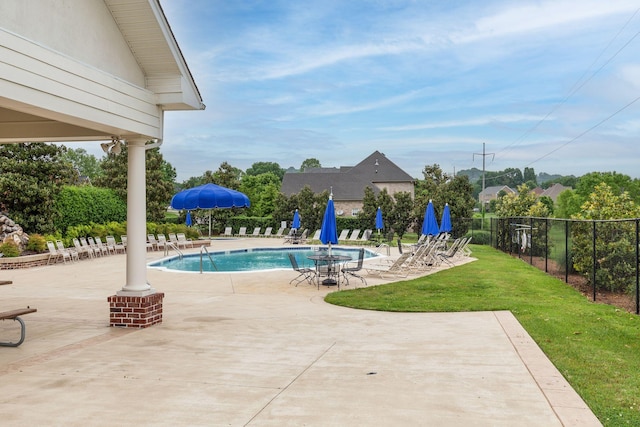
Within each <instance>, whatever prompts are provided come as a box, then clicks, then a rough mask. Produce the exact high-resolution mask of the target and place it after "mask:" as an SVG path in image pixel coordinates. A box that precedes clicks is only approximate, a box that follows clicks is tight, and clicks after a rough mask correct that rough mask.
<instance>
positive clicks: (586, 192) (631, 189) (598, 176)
mask: <svg viewBox="0 0 640 427" xmlns="http://www.w3.org/2000/svg"><path fill="white" fill-rule="evenodd" d="M603 182H604V183H606V184H607V185H608V186H609V187H610V188H611V191H612V192H613V194H616V195H620V194H622V193H623V192H625V191H626V192H627V194H628V195H629V197H630V198H631V200H633V201H635V202H636V203H638V202H640V180H638V179H631V177H630V176H629V175H624V174H620V173H617V172H591V173H588V174H586V175H583V176H581V177H580V178H579V179H578V182H577V184H576V187H575V191H576V193H577V194H578V195H579V196H581V197H582V198H583V201H586V200H587V199H588V198H589V196H590V195H591V193H593V191H594V190H595V188H596V186H597V185H599V184H601V183H603Z"/></svg>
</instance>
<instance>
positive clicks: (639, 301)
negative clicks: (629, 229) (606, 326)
mask: <svg viewBox="0 0 640 427" xmlns="http://www.w3.org/2000/svg"><path fill="white" fill-rule="evenodd" d="M639 232H640V219H637V218H636V314H640V295H638V294H639V292H638V291H640V271H639V270H640V242H639V241H638V240H639V239H638V233H639Z"/></svg>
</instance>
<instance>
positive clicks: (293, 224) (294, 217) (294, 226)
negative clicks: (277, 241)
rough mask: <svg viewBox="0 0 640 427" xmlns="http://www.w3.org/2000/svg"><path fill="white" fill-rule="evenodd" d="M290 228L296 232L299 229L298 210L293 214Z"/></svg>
mask: <svg viewBox="0 0 640 427" xmlns="http://www.w3.org/2000/svg"><path fill="white" fill-rule="evenodd" d="M291 228H295V229H296V230H297V229H298V228H300V214H299V213H298V209H296V211H295V212H294V213H293V223H292V224H291Z"/></svg>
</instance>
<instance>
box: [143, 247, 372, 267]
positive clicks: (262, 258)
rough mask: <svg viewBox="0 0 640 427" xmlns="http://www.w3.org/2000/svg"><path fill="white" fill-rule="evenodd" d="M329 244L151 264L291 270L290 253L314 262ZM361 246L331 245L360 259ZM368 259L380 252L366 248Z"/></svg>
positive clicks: (222, 253) (303, 261)
mask: <svg viewBox="0 0 640 427" xmlns="http://www.w3.org/2000/svg"><path fill="white" fill-rule="evenodd" d="M326 250H327V248H326V247H318V246H302V247H297V248H290V247H286V248H252V249H236V250H230V251H215V252H209V254H210V255H211V259H212V260H213V263H212V262H211V260H210V259H209V257H208V256H207V253H206V252H204V253H202V257H201V256H200V253H196V254H188V255H184V256H183V257H182V258H180V257H179V256H174V257H171V258H164V259H161V260H159V261H154V262H151V263H149V264H148V267H149V268H155V269H160V270H167V271H179V272H187V273H200V260H201V259H202V271H203V272H206V273H216V272H226V273H229V272H248V271H265V270H284V269H287V270H288V269H291V262H290V261H289V256H288V254H290V253H292V254H293V255H294V256H295V258H296V261H298V264H299V265H301V266H302V265H307V266H308V265H313V261H311V260H309V259H308V258H307V257H308V256H310V255H317V254H318V252H320V251H326ZM359 250H360V248H342V247H339V248H336V247H334V248H332V250H331V252H332V253H333V254H334V255H347V256H350V257H351V258H352V259H354V260H357V259H358V251H359ZM364 256H365V258H371V257H376V256H378V254H376V253H375V252H373V251H371V250H368V249H365V255H364Z"/></svg>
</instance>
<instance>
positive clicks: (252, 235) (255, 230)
mask: <svg viewBox="0 0 640 427" xmlns="http://www.w3.org/2000/svg"><path fill="white" fill-rule="evenodd" d="M261 229H262V228H261V227H256V228H254V229H253V233H251V237H260V230H261Z"/></svg>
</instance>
